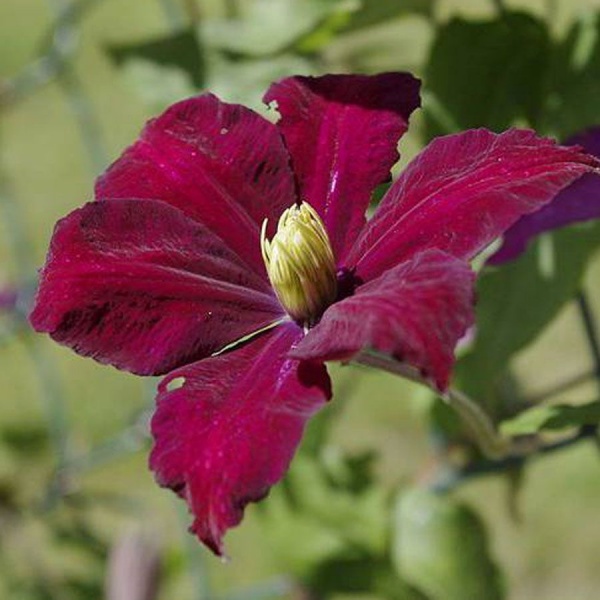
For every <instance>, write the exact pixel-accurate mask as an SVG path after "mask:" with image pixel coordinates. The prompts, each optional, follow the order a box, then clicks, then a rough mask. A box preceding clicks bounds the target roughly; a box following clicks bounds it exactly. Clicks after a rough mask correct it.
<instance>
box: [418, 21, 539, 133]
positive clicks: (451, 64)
mask: <svg viewBox="0 0 600 600" xmlns="http://www.w3.org/2000/svg"><path fill="white" fill-rule="evenodd" d="M549 49H550V38H549V34H548V31H547V28H546V25H545V24H544V23H543V22H541V21H539V20H537V19H535V18H534V17H532V16H531V15H528V14H524V13H513V12H506V13H504V14H503V15H502V16H499V17H497V18H496V19H494V20H491V21H467V20H464V19H453V20H452V21H450V22H449V23H448V24H447V25H444V26H443V27H442V28H441V29H440V30H439V31H438V34H437V36H436V39H435V42H434V44H433V47H432V50H431V54H430V58H429V63H428V65H427V68H426V73H425V82H426V93H427V94H428V96H429V98H427V97H426V102H425V108H426V112H425V115H426V131H427V134H428V136H429V137H434V136H436V135H442V134H446V133H450V132H451V131H449V130H460V129H468V128H471V127H480V126H486V127H489V128H491V129H493V130H501V129H505V128H506V127H507V126H509V125H511V124H512V123H514V122H515V121H516V120H518V119H527V120H528V121H529V122H530V123H532V124H535V123H536V121H537V118H538V116H539V113H540V110H541V106H542V102H543V98H544V84H545V73H546V69H547V64H548V53H549Z"/></svg>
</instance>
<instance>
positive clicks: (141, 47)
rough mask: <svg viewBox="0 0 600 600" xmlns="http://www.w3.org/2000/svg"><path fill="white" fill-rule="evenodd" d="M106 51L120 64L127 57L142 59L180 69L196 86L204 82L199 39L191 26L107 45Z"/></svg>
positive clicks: (127, 60)
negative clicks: (151, 36) (141, 39)
mask: <svg viewBox="0 0 600 600" xmlns="http://www.w3.org/2000/svg"><path fill="white" fill-rule="evenodd" d="M107 51H108V54H109V56H110V57H111V59H112V60H113V61H114V62H115V64H116V65H118V66H120V67H122V66H123V65H124V64H125V63H127V62H129V61H131V60H143V61H147V62H150V63H153V64H156V65H162V66H164V67H176V68H177V69H180V70H182V71H184V72H185V73H186V74H187V75H188V76H189V78H190V80H191V81H192V83H193V84H194V85H195V86H196V87H202V86H203V84H204V78H205V70H206V69H205V64H204V60H203V54H202V48H201V44H200V38H199V37H198V34H197V32H196V30H194V29H187V30H184V31H181V32H178V33H174V34H172V35H169V36H166V37H161V38H157V39H151V40H147V41H142V42H137V43H134V44H130V43H128V44H114V45H110V46H108V47H107Z"/></svg>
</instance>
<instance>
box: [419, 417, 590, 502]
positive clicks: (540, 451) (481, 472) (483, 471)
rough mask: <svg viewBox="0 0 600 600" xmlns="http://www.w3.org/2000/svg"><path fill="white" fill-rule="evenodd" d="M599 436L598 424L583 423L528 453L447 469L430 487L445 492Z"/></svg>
mask: <svg viewBox="0 0 600 600" xmlns="http://www.w3.org/2000/svg"><path fill="white" fill-rule="evenodd" d="M597 436H598V427H597V425H583V426H582V427H581V428H580V429H579V431H578V432H577V433H576V434H575V435H573V436H572V437H569V438H567V439H564V440H560V441H558V442H554V443H552V444H546V445H542V446H537V447H536V448H535V450H534V451H532V452H530V453H528V454H522V455H512V456H507V457H505V458H503V459H502V460H480V461H477V462H476V463H473V464H472V465H468V466H466V467H464V468H462V469H456V470H455V469H450V470H447V471H445V472H444V474H443V475H442V476H441V477H439V478H437V479H435V480H434V481H433V483H432V484H431V486H430V487H431V489H432V490H434V491H439V492H445V491H448V490H450V489H452V488H454V487H456V486H457V485H459V484H462V483H464V482H465V481H467V480H470V479H474V478H476V477H482V476H485V475H494V474H496V473H504V472H506V471H509V470H512V469H517V468H520V467H522V466H523V465H524V464H525V463H527V462H529V461H530V460H532V459H534V458H537V457H540V456H545V455H547V454H553V453H554V452H558V451H560V450H564V449H565V448H570V447H572V446H575V445H576V444H579V443H580V442H582V441H584V440H596V439H597Z"/></svg>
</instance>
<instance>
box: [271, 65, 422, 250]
mask: <svg viewBox="0 0 600 600" xmlns="http://www.w3.org/2000/svg"><path fill="white" fill-rule="evenodd" d="M419 85H420V83H419V81H418V80H417V79H415V78H414V77H412V75H409V74H408V73H383V74H380V75H373V76H366V75H325V76H324V77H290V78H288V79H284V80H282V81H280V82H279V83H275V84H274V85H273V86H271V88H270V89H269V91H268V92H267V93H266V95H265V97H264V100H265V102H272V101H276V102H277V107H278V110H279V113H280V114H281V119H280V121H279V123H278V125H279V127H280V128H281V131H282V132H283V136H284V138H285V142H286V145H287V147H288V149H289V151H290V154H291V156H292V164H293V167H294V172H295V174H296V177H297V182H298V188H299V196H300V198H301V199H302V200H307V201H308V202H309V203H310V204H311V205H312V206H313V207H314V208H315V209H316V210H317V212H318V213H319V214H320V215H321V217H322V218H323V220H324V221H325V224H326V225H327V229H328V231H329V235H330V237H331V241H332V245H333V249H334V253H335V255H336V256H337V257H338V259H343V257H344V256H345V254H346V251H347V249H349V248H350V246H351V243H352V241H353V240H354V239H355V237H356V235H357V234H358V232H359V231H360V228H361V227H362V226H363V224H364V219H365V217H364V214H365V211H366V209H367V206H368V204H369V200H370V198H371V194H372V193H373V190H374V188H375V186H377V185H378V184H380V183H382V182H384V181H386V180H387V179H389V177H390V169H391V168H392V166H393V165H394V163H396V161H397V160H398V151H397V144H398V140H399V139H400V136H401V135H402V134H403V133H404V132H405V131H406V128H407V126H408V118H409V116H410V114H411V113H412V111H413V110H414V109H415V108H417V107H418V106H419V104H420V101H419Z"/></svg>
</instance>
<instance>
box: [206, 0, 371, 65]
mask: <svg viewBox="0 0 600 600" xmlns="http://www.w3.org/2000/svg"><path fill="white" fill-rule="evenodd" d="M358 7H359V4H358V2H357V0H338V1H336V2H330V1H329V2H328V1H325V0H304V1H303V2H298V0H278V1H277V2H273V1H272V0H253V1H252V2H248V3H246V4H244V6H243V8H244V11H243V14H242V15H241V16H240V17H239V18H237V19H228V20H211V21H206V22H205V23H203V24H202V26H201V27H202V33H203V38H204V39H205V40H206V42H207V44H208V45H209V46H210V47H211V48H215V49H221V50H226V51H229V52H234V53H236V54H238V55H240V56H246V57H261V56H262V57H266V56H273V55H276V54H278V53H282V52H287V51H289V50H291V49H292V48H293V47H297V46H300V47H302V46H303V45H304V48H303V50H305V51H311V50H315V49H317V48H318V47H320V46H321V45H322V44H323V43H325V42H327V41H328V40H329V39H330V37H331V35H333V33H334V32H335V31H336V30H337V29H339V28H341V27H343V26H344V24H345V23H346V22H347V20H348V18H349V16H350V14H351V13H352V12H353V11H354V10H356V9H357V8H358Z"/></svg>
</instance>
